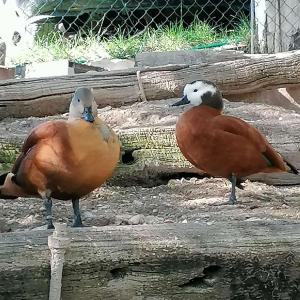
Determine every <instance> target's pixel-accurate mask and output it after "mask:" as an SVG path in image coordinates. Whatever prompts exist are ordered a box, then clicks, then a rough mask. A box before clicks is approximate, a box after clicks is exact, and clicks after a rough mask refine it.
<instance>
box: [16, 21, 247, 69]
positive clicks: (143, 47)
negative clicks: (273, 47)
mask: <svg viewBox="0 0 300 300" xmlns="http://www.w3.org/2000/svg"><path fill="white" fill-rule="evenodd" d="M220 40H222V41H224V40H225V41H226V42H228V43H239V42H242V43H245V44H248V43H249V40H250V24H249V20H248V19H247V18H246V17H244V16H242V17H241V19H240V22H238V23H237V24H236V26H235V27H234V28H233V29H232V30H230V31H227V30H217V29H216V28H214V27H213V26H211V25H210V24H208V23H206V22H203V21H200V20H198V19H195V20H194V22H192V23H191V25H190V26H188V27H186V26H184V25H183V24H182V22H177V23H173V24H170V25H167V26H163V27H161V28H159V29H156V30H154V29H147V30H145V31H144V32H142V33H140V34H136V35H132V36H128V35H126V34H125V33H123V32H121V31H120V32H119V33H117V34H116V35H115V36H114V37H112V38H110V39H108V38H102V37H100V36H99V35H97V34H95V33H93V32H88V33H87V34H86V33H85V34H84V35H83V34H82V33H78V34H77V35H76V36H74V37H72V38H66V37H63V36H62V35H61V34H60V33H59V32H58V31H57V30H55V29H54V26H48V27H44V28H42V29H40V30H39V31H38V33H37V35H36V38H35V43H34V45H33V46H32V47H31V48H29V49H28V51H24V52H22V53H21V54H20V55H19V56H18V57H15V58H14V61H13V62H14V63H16V64H22V63H30V62H43V61H51V60H57V59H70V60H75V61H76V60H77V61H91V60H99V59H101V58H103V57H108V56H109V57H111V58H132V57H134V56H135V55H136V54H137V53H139V52H143V51H171V50H181V49H191V48H194V47H197V46H199V45H200V46H201V47H202V48H205V47H206V45H209V44H210V43H216V42H218V41H220Z"/></svg>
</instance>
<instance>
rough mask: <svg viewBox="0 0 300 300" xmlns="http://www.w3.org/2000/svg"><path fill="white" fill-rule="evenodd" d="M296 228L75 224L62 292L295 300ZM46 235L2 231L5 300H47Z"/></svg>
mask: <svg viewBox="0 0 300 300" xmlns="http://www.w3.org/2000/svg"><path fill="white" fill-rule="evenodd" d="M299 226H300V223H299V222H292V221H272V222H271V221H255V222H251V221H248V222H230V221H228V222H226V223H223V222H216V223H214V224H210V223H209V224H207V223H200V224H193V223H190V224H164V225H147V226H143V225H142V226H115V227H100V228H82V229H70V232H69V236H70V238H71V239H72V243H71V247H70V248H69V249H68V250H67V253H66V257H65V264H64V270H63V281H62V298H63V299H65V300H69V299H76V300H81V299H118V300H119V299H122V300H127V299H128V300H129V299H229V298H230V299H233V298H236V299H237V298H238V297H243V299H245V298H244V297H245V295H247V298H246V299H298V298H299V297H300V288H299V281H300V231H299V230H298V229H299ZM49 234H50V231H28V232H16V233H7V234H1V239H0V297H1V298H2V299H23V300H27V299H30V300H35V299H38V300H43V299H48V287H49V276H50V273H49V271H50V270H49V259H50V253H49V249H48V247H47V236H48V235H49Z"/></svg>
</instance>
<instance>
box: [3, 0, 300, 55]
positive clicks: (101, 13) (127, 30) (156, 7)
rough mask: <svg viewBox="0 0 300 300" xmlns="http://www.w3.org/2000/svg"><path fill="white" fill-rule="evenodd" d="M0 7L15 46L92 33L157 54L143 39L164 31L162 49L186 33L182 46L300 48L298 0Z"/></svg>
mask: <svg viewBox="0 0 300 300" xmlns="http://www.w3.org/2000/svg"><path fill="white" fill-rule="evenodd" d="M1 5H2V6H1ZM0 6H1V9H0V17H1V19H2V20H3V18H6V20H7V21H6V26H1V27H2V29H0V37H2V39H4V40H6V41H8V42H12V44H13V45H14V46H17V45H18V44H19V43H21V42H22V41H23V42H24V41H26V40H30V38H31V39H33V42H34V40H36V39H37V38H39V39H40V41H41V40H43V39H41V36H42V37H44V41H46V42H45V47H46V46H47V45H46V44H47V43H48V42H49V37H51V36H53V34H55V35H56V37H57V36H59V37H60V38H61V39H70V38H74V37H76V36H78V35H80V36H81V37H82V38H84V37H86V36H88V35H93V36H94V37H95V38H96V39H97V40H99V41H101V40H106V41H107V40H112V39H114V38H118V39H120V38H122V39H130V38H132V37H137V36H140V37H143V39H142V38H141V39H140V45H139V46H138V49H137V50H136V51H140V52H141V51H149V50H150V51H152V50H154V51H157V50H160V47H156V48H153V47H152V48H151V47H147V45H146V43H145V42H144V41H145V38H144V37H145V36H147V35H148V37H149V36H151V33H152V32H154V31H155V30H156V32H163V30H164V34H165V36H164V37H162V39H164V38H165V39H167V38H168V39H169V40H170V42H169V46H166V47H165V48H164V47H162V48H161V50H174V48H175V49H176V46H175V44H176V43H175V42H173V40H172V39H175V38H178V37H181V38H183V35H184V38H185V40H186V43H182V44H180V45H179V46H178V48H183V49H188V48H198V49H199V48H210V47H216V46H222V45H226V44H229V45H236V44H239V45H240V46H241V47H242V49H243V50H245V52H252V53H274V52H282V51H288V50H295V49H299V48H300V29H299V28H300V1H299V0H209V1H204V0H181V1H179V0H167V1H158V0H157V1H150V0H142V1H135V0H74V1H71V0H68V1H63V0H28V1H25V0H6V1H5V0H3V3H1V4H0ZM1 14H2V15H1ZM7 23H8V24H7ZM189 28H192V29H193V30H189ZM161 35H163V34H162V33H161ZM158 36H159V33H157V34H156V35H155V37H154V38H153V39H154V40H156V42H157V37H158ZM4 37H5V38H4ZM45 37H46V38H48V39H45ZM158 43H162V41H159V42H158ZM135 47H136V45H135ZM168 47H169V48H170V49H169V48H168ZM134 53H135V52H134V51H133V53H132V55H134Z"/></svg>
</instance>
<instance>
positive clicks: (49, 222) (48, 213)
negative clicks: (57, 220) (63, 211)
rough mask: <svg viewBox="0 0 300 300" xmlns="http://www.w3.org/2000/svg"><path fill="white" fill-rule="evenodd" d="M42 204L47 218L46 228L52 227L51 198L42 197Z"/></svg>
mask: <svg viewBox="0 0 300 300" xmlns="http://www.w3.org/2000/svg"><path fill="white" fill-rule="evenodd" d="M44 206H45V209H46V220H47V229H54V225H53V221H52V220H53V217H52V199H51V198H50V197H45V198H44Z"/></svg>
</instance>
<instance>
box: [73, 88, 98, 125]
mask: <svg viewBox="0 0 300 300" xmlns="http://www.w3.org/2000/svg"><path fill="white" fill-rule="evenodd" d="M96 117H97V103H96V101H95V98H94V94H93V90H92V89H90V88H86V87H79V88H77V89H76V91H75V93H74V95H73V98H72V101H71V103H70V110H69V120H79V119H84V120H86V121H88V122H93V121H94V120H95V118H96Z"/></svg>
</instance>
